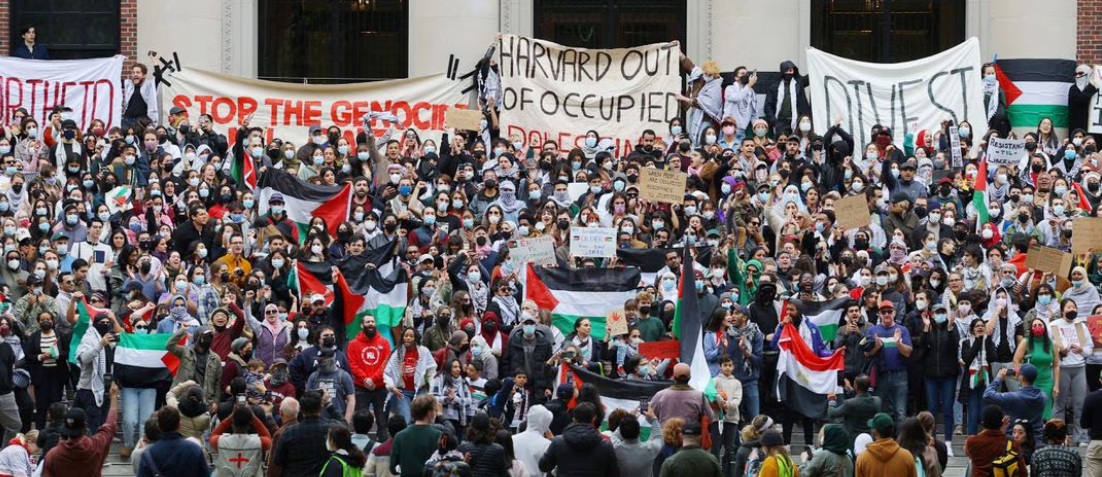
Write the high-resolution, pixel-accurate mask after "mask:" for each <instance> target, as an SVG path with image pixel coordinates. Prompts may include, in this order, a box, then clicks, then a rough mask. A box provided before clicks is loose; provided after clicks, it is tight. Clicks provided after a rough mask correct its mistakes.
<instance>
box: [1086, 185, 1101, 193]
mask: <svg viewBox="0 0 1102 477" xmlns="http://www.w3.org/2000/svg"><path fill="white" fill-rule="evenodd" d="M1098 189H1099V184H1098V183H1097V182H1088V183H1087V190H1089V191H1091V192H1092V193H1096V192H1098Z"/></svg>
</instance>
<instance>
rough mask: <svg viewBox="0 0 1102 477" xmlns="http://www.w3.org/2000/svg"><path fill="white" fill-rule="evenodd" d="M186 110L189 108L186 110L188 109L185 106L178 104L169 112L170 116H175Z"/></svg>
mask: <svg viewBox="0 0 1102 477" xmlns="http://www.w3.org/2000/svg"><path fill="white" fill-rule="evenodd" d="M186 112H187V110H186V109H184V108H181V107H179V106H176V107H174V108H172V109H170V110H168V114H169V116H175V115H177V114H183V113H186Z"/></svg>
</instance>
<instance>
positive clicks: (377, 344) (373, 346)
mask: <svg viewBox="0 0 1102 477" xmlns="http://www.w3.org/2000/svg"><path fill="white" fill-rule="evenodd" d="M360 329H361V330H362V331H360V333H359V334H358V335H356V339H354V340H352V341H351V342H350V343H348V367H349V368H352V380H353V381H354V382H355V384H356V410H357V411H359V410H360V409H366V408H368V406H371V407H373V408H374V409H372V411H373V412H374V413H375V422H377V423H380V424H381V423H384V422H386V411H385V410H384V409H383V404H384V403H385V402H386V396H387V391H386V386H384V385H383V368H385V367H386V359H387V357H388V356H390V343H389V342H388V341H387V340H386V338H383V336H382V335H380V334H379V333H378V332H377V331H376V330H375V317H374V316H371V315H365V316H364V317H363V318H361V319H360ZM376 427H377V432H378V434H379V438H378V439H379V441H384V440H386V439H387V431H386V427H384V426H382V425H379V426H376Z"/></svg>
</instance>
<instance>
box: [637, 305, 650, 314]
mask: <svg viewBox="0 0 1102 477" xmlns="http://www.w3.org/2000/svg"><path fill="white" fill-rule="evenodd" d="M639 314H640V315H642V316H647V315H649V314H650V305H641V306H640V307H639Z"/></svg>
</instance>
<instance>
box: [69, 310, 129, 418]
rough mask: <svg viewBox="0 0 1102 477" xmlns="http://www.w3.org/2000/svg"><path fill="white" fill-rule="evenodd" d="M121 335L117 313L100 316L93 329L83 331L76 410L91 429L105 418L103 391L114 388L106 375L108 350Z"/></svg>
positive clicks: (94, 318) (98, 314) (78, 356)
mask: <svg viewBox="0 0 1102 477" xmlns="http://www.w3.org/2000/svg"><path fill="white" fill-rule="evenodd" d="M121 332H122V327H120V326H119V325H118V322H116V321H115V314H114V313H111V312H106V313H97V314H96V315H95V316H94V317H93V319H92V326H91V327H89V328H88V329H87V331H85V332H84V336H83V337H82V338H81V339H80V345H78V346H77V351H76V353H77V362H78V363H79V364H80V379H79V380H78V381H77V392H76V398H75V399H74V401H73V407H74V408H80V409H83V410H84V414H85V415H86V416H87V420H88V428H89V429H98V428H99V426H100V425H101V424H103V418H104V416H105V415H106V409H104V404H105V403H104V399H103V398H104V392H103V391H104V390H105V389H108V388H110V387H111V379H110V375H109V374H108V372H107V370H108V363H107V347H108V346H110V345H112V344H114V343H115V341H116V339H117V338H116V337H117V334H118V333H121Z"/></svg>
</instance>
